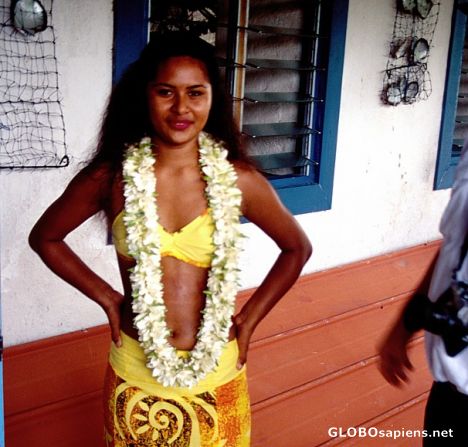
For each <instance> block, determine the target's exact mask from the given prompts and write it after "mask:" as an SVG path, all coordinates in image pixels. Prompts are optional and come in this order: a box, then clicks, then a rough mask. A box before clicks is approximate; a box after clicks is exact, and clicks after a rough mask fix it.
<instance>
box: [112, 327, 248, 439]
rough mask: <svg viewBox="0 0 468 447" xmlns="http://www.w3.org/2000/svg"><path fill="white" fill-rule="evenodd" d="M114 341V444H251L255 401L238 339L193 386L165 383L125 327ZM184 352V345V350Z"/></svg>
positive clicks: (229, 344)
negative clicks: (118, 341) (239, 365)
mask: <svg viewBox="0 0 468 447" xmlns="http://www.w3.org/2000/svg"><path fill="white" fill-rule="evenodd" d="M121 335H122V347H120V348H117V347H116V346H115V345H114V344H112V346H111V352H110V357H109V366H108V369H107V374H106V381H105V387H104V413H105V440H106V446H108V447H153V446H154V447H156V446H171V447H248V446H249V445H250V402H249V394H248V389H247V377H246V370H245V367H244V368H243V369H242V370H240V371H239V370H237V368H236V363H237V357H238V347H237V341H236V340H233V341H231V342H229V343H228V344H227V345H226V347H225V349H224V351H223V354H222V355H221V358H220V361H219V365H218V367H217V369H216V370H215V371H213V372H212V373H210V374H209V375H207V376H206V378H205V379H203V380H202V381H200V382H199V384H198V385H197V386H196V387H193V388H179V387H164V386H163V385H161V384H159V383H158V382H157V381H156V380H155V379H154V378H153V376H152V375H151V371H150V370H149V369H148V368H147V367H146V356H145V354H144V352H143V350H142V349H141V347H140V344H139V343H138V342H137V341H136V340H134V339H133V338H130V337H128V336H127V335H125V334H124V333H122V334H121ZM181 354H183V351H182V352H181Z"/></svg>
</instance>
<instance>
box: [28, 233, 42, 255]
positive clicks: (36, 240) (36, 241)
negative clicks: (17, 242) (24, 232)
mask: <svg viewBox="0 0 468 447" xmlns="http://www.w3.org/2000/svg"><path fill="white" fill-rule="evenodd" d="M38 233H39V232H38V231H37V229H36V227H34V228H33V229H32V230H31V232H30V233H29V237H28V243H29V246H30V247H31V248H32V250H33V251H35V252H36V253H38V252H39V250H40V245H41V243H40V241H41V237H40V235H39V234H38Z"/></svg>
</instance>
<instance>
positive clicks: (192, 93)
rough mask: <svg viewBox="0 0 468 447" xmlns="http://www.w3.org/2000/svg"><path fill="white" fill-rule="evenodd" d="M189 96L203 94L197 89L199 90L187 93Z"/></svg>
mask: <svg viewBox="0 0 468 447" xmlns="http://www.w3.org/2000/svg"><path fill="white" fill-rule="evenodd" d="M189 95H190V96H202V95H203V92H201V91H199V90H192V91H191V92H190V93H189Z"/></svg>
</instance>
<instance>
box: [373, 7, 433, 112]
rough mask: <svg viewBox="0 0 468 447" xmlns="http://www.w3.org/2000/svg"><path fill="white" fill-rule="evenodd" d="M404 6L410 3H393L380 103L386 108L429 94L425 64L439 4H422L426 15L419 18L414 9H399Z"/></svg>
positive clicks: (422, 97) (411, 101)
mask: <svg viewBox="0 0 468 447" xmlns="http://www.w3.org/2000/svg"><path fill="white" fill-rule="evenodd" d="M405 3H406V4H409V3H411V2H408V1H406V2H402V1H401V0H400V1H399V2H397V10H396V14H395V22H394V26H393V36H392V41H391V42H390V54H389V57H388V61H387V67H386V70H385V74H384V80H383V91H382V100H383V102H385V103H386V104H390V105H398V104H411V103H414V102H416V101H421V100H425V99H427V98H428V97H429V96H430V94H431V93H432V83H431V77H430V74H429V71H428V69H427V62H428V59H429V53H430V48H431V44H432V38H433V36H434V31H435V28H436V25H437V21H438V18H439V9H440V4H439V3H432V2H431V3H428V2H426V3H427V5H430V6H428V7H430V9H429V10H428V12H427V11H426V12H427V15H424V16H421V15H420V14H419V13H418V10H417V9H414V10H413V11H405V10H404V9H402V8H403V7H402V4H405ZM413 3H416V2H413ZM418 3H419V2H418ZM423 3H424V2H423V1H422V2H421V4H423Z"/></svg>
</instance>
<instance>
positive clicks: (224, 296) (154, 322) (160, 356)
mask: <svg viewBox="0 0 468 447" xmlns="http://www.w3.org/2000/svg"><path fill="white" fill-rule="evenodd" d="M198 145H199V163H200V169H201V172H202V175H203V179H204V180H205V181H206V188H205V194H206V198H207V202H208V207H209V208H210V212H211V214H212V218H213V221H214V226H215V228H214V232H213V244H214V247H215V248H214V254H213V258H212V262H211V268H210V270H209V273H208V279H207V289H206V290H205V292H204V293H205V295H206V303H205V308H204V310H203V311H202V319H201V324H200V327H199V330H198V334H197V342H196V344H195V347H194V348H193V350H192V351H191V352H190V353H189V355H188V356H187V357H186V358H184V357H181V356H180V355H178V354H177V350H176V349H175V348H174V347H173V346H171V345H170V344H169V342H168V338H169V337H170V335H171V332H170V330H169V328H168V327H167V324H166V318H165V314H166V306H165V303H164V299H163V285H162V269H161V243H160V238H159V234H158V210H157V203H156V176H155V174H154V164H155V162H156V159H155V157H154V155H153V151H152V144H151V140H150V139H149V138H143V139H142V140H141V141H140V143H139V144H138V145H132V146H130V147H129V148H128V149H127V151H126V155H125V159H124V162H123V176H124V196H125V207H124V217H123V219H124V223H125V226H126V230H127V244H128V248H129V253H130V254H131V256H132V257H134V258H135V260H136V265H135V267H134V268H133V269H132V271H131V274H130V280H131V283H132V296H133V303H132V307H133V311H134V312H135V314H136V317H135V321H134V324H135V326H136V328H137V330H138V335H139V341H140V344H141V346H142V348H143V350H144V352H145V354H146V356H147V359H148V363H147V366H148V367H149V368H150V369H151V370H152V374H153V376H154V377H155V378H156V379H157V380H158V381H159V382H160V383H161V384H163V385H164V386H179V387H193V386H194V385H196V384H197V383H198V382H199V381H200V380H202V379H203V378H204V377H206V375H207V374H208V373H210V372H211V371H213V370H214V369H215V368H216V366H217V364H218V360H219V357H220V355H221V352H222V350H223V347H224V346H225V344H226V343H227V341H228V338H229V329H230V327H231V324H232V320H231V318H232V316H233V313H234V308H235V299H236V295H237V291H238V286H239V270H238V267H237V265H238V257H239V253H240V250H241V240H242V234H241V230H240V222H239V218H240V205H241V192H240V190H239V189H238V188H237V186H236V180H237V175H236V172H235V170H234V168H233V166H232V164H231V163H230V162H229V161H228V160H227V150H226V149H225V148H224V147H223V146H222V144H221V143H219V142H217V141H215V140H214V139H213V138H212V137H211V136H210V135H209V134H207V133H204V132H201V133H200V136H199V138H198Z"/></svg>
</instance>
